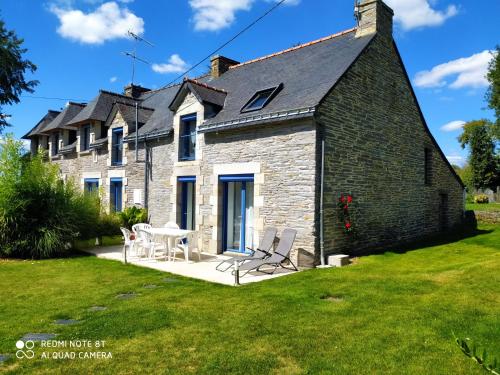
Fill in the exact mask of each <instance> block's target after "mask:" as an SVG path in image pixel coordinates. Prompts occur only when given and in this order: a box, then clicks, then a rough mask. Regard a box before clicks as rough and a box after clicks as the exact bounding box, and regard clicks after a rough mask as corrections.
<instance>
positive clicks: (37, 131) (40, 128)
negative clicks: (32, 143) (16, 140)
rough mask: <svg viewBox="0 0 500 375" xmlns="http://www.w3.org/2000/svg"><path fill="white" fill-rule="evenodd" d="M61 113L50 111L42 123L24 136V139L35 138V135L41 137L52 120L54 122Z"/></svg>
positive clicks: (39, 122)
mask: <svg viewBox="0 0 500 375" xmlns="http://www.w3.org/2000/svg"><path fill="white" fill-rule="evenodd" d="M60 113H61V112H60V111H53V110H49V111H47V113H46V114H45V116H43V117H42V119H41V120H40V121H38V123H37V124H36V125H35V126H34V127H33V128H32V129H31V130H30V131H29V132H28V133H26V134H25V135H23V136H22V138H23V139H29V138H30V137H33V136H35V135H40V134H42V133H41V132H42V131H43V130H44V129H45V128H46V127H47V125H48V124H50V122H51V121H52V120H54V119H55V118H56V117H57V116H58V115H59V114H60Z"/></svg>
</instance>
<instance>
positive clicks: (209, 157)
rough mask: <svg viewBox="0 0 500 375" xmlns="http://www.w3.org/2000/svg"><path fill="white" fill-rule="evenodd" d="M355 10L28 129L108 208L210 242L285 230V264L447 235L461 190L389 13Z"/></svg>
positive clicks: (376, 8) (236, 246) (369, 6)
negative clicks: (289, 38) (326, 31)
mask: <svg viewBox="0 0 500 375" xmlns="http://www.w3.org/2000/svg"><path fill="white" fill-rule="evenodd" d="M356 14H357V25H356V27H355V28H353V29H350V30H347V31H344V32H341V33H338V34H334V35H331V36H328V37H325V38H322V39H320V40H316V41H312V42H310V43H307V44H304V45H300V46H297V47H293V48H290V49H287V50H284V51H281V52H278V53H275V54H273V55H269V56H265V57H261V58H257V59H255V60H251V61H247V62H244V63H239V62H237V61H235V60H231V59H229V58H226V57H223V56H215V57H213V58H212V60H211V72H210V74H208V75H205V76H202V77H198V78H197V79H188V78H186V79H184V81H183V82H182V83H181V84H176V85H172V86H169V87H164V88H162V89H159V90H148V89H145V88H142V87H139V86H134V85H131V86H128V87H126V88H125V93H124V94H123V95H121V94H117V93H111V92H106V91H100V92H99V94H98V96H97V97H96V98H95V99H94V100H92V101H91V102H90V103H88V104H86V105H82V104H77V103H69V105H68V106H67V107H66V108H65V109H64V110H63V111H62V112H61V113H56V112H49V113H48V114H47V115H46V116H45V117H44V119H42V120H41V121H40V123H39V124H37V125H36V126H35V127H34V128H33V130H32V131H31V132H30V133H28V134H27V135H26V138H29V139H31V140H32V150H33V151H34V150H35V149H36V148H37V147H42V148H45V149H47V150H48V153H49V155H50V160H51V161H52V162H54V163H58V165H59V166H60V169H61V173H62V175H63V176H64V178H66V179H67V178H73V179H74V180H75V181H76V182H77V183H79V184H80V185H81V187H82V189H86V190H93V189H96V188H99V189H100V194H101V197H102V200H103V202H104V204H105V205H106V206H107V207H110V209H112V210H121V209H123V207H124V206H128V205H139V206H143V207H147V208H148V211H149V216H150V221H151V223H152V224H153V225H155V226H161V225H163V224H164V223H165V222H167V221H176V222H177V223H179V225H181V227H183V228H188V229H194V230H196V231H197V232H198V234H199V236H198V242H199V246H201V248H202V249H203V251H207V252H211V253H221V252H224V251H227V250H231V251H240V252H243V251H245V249H246V247H248V246H254V245H255V244H257V243H258V241H259V238H260V236H261V234H262V231H263V229H264V228H265V227H267V226H275V227H277V228H278V229H279V230H281V229H283V228H284V227H292V228H295V229H297V230H298V234H297V239H296V242H295V249H294V253H293V254H294V255H293V256H294V259H295V260H298V263H299V265H301V266H310V265H312V264H317V263H319V259H320V253H321V251H324V253H325V254H330V253H338V252H347V253H351V254H355V253H358V252H362V251H366V250H369V249H374V248H380V247H383V246H391V245H395V244H398V243H402V242H406V241H411V240H414V239H417V238H419V237H421V236H426V235H431V234H434V233H437V232H439V231H442V230H447V229H449V228H451V227H453V226H455V225H457V224H459V223H460V222H461V220H462V216H463V210H464V203H463V188H464V187H463V184H462V182H461V181H460V179H459V177H458V176H457V175H456V174H455V172H454V170H453V168H452V167H451V166H450V164H449V163H448V161H447V160H446V158H445V156H444V155H443V153H442V151H441V150H440V148H439V146H438V145H437V143H436V141H435V139H434V138H433V136H432V135H431V133H430V131H429V129H428V127H427V125H426V123H425V120H424V116H423V114H422V112H421V110H420V107H419V105H418V102H417V100H416V97H415V94H414V92H413V89H412V87H411V83H410V80H409V78H408V75H407V73H406V71H405V68H404V64H403V62H402V60H401V57H400V55H399V53H398V50H397V47H396V44H395V42H394V40H393V37H392V17H393V12H392V10H391V9H390V8H389V7H387V6H386V5H385V4H384V3H383V2H382V1H381V0H364V1H361V2H360V4H359V5H358V6H357V8H356ZM136 116H137V119H136ZM136 123H137V129H136ZM342 195H350V196H351V197H352V203H351V204H350V208H349V212H350V220H351V222H352V229H353V233H352V234H351V233H347V232H346V231H345V227H344V224H345V222H344V221H343V218H342V217H341V215H339V208H338V202H339V198H340V197H341V196H342ZM341 211H342V210H341Z"/></svg>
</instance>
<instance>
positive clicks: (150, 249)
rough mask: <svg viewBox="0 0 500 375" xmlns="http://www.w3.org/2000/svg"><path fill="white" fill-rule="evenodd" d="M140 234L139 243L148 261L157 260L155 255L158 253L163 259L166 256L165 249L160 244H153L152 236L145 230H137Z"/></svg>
mask: <svg viewBox="0 0 500 375" xmlns="http://www.w3.org/2000/svg"><path fill="white" fill-rule="evenodd" d="M139 233H140V239H141V240H140V241H141V247H142V248H143V249H144V250H145V252H146V256H147V257H148V258H149V259H157V258H158V257H157V254H158V251H160V253H161V254H162V255H163V257H166V256H167V249H166V248H165V246H164V245H163V244H162V243H159V242H155V240H154V236H153V235H152V234H151V233H149V232H147V231H145V230H139Z"/></svg>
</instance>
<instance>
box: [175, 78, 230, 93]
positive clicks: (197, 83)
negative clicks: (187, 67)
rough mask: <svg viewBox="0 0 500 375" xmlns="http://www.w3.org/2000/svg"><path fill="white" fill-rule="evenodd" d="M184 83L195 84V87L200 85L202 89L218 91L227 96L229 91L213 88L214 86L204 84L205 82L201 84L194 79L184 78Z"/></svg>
mask: <svg viewBox="0 0 500 375" xmlns="http://www.w3.org/2000/svg"><path fill="white" fill-rule="evenodd" d="M184 82H191V83H194V84H195V85H198V86H201V87H205V88H207V89H210V90H214V91H218V92H222V93H224V94H227V91H226V90H223V89H218V88H217V87H213V86H209V85H208V84H206V83H204V82H200V81H198V80H196V79H194V78H188V77H185V78H184Z"/></svg>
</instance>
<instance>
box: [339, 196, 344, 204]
mask: <svg viewBox="0 0 500 375" xmlns="http://www.w3.org/2000/svg"><path fill="white" fill-rule="evenodd" d="M340 201H341V202H342V203H344V195H341V196H340Z"/></svg>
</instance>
